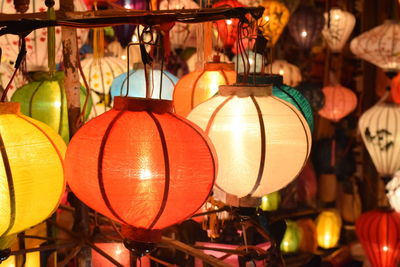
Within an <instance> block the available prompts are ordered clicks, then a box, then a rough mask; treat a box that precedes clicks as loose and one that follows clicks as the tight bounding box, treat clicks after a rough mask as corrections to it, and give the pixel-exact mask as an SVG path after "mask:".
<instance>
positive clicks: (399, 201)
mask: <svg viewBox="0 0 400 267" xmlns="http://www.w3.org/2000/svg"><path fill="white" fill-rule="evenodd" d="M386 190H387V193H386V196H387V198H388V199H389V203H390V206H391V207H392V208H393V209H394V210H395V211H396V212H400V171H397V172H396V173H395V174H394V176H393V178H392V179H391V180H390V182H389V183H388V184H387V185H386Z"/></svg>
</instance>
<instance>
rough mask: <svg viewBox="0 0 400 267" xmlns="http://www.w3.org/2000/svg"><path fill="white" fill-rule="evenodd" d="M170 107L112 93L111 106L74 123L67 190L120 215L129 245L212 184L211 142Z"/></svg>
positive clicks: (186, 210) (169, 220)
mask: <svg viewBox="0 0 400 267" xmlns="http://www.w3.org/2000/svg"><path fill="white" fill-rule="evenodd" d="M172 108H173V106H172V102H171V101H168V100H156V99H141V98H131V97H115V99H114V107H113V109H111V110H110V111H108V112H106V113H104V114H103V115H101V116H99V117H97V118H95V119H92V120H91V121H89V122H88V123H86V124H85V125H84V126H83V127H81V128H80V129H79V131H78V132H77V133H76V134H75V135H74V137H73V138H72V140H71V142H70V144H69V146H68V151H67V155H66V159H65V175H66V178H67V180H68V184H69V186H70V188H71V190H72V191H73V192H74V193H75V194H76V195H77V197H78V198H79V199H80V200H82V201H83V202H84V203H86V204H87V205H88V206H89V207H91V208H93V209H94V210H96V211H98V212H100V213H101V214H103V215H105V216H107V217H109V218H111V219H113V220H116V221H118V222H120V223H122V225H123V228H122V234H123V235H124V237H126V238H127V239H129V240H131V241H132V242H130V241H127V242H125V243H126V244H127V245H128V247H129V246H130V245H134V243H136V242H140V243H143V242H144V243H148V242H150V243H153V242H156V241H159V239H160V238H161V232H160V231H159V230H160V229H162V228H165V227H167V226H170V225H172V224H175V223H178V222H180V221H182V220H184V219H186V218H188V217H190V216H191V215H192V214H194V213H195V212H196V211H197V210H198V209H199V208H200V207H201V206H202V205H203V203H204V202H205V201H206V199H207V198H208V196H209V194H210V191H211V190H212V186H213V184H214V179H215V172H216V159H215V158H214V157H215V155H214V153H213V147H212V145H211V143H210V142H209V140H208V138H207V137H206V136H205V135H203V133H202V132H201V130H200V129H199V128H198V127H197V126H196V125H194V124H193V123H191V122H190V121H187V120H186V119H184V118H181V117H177V116H176V115H174V114H173V113H172ZM79 177H85V180H84V181H83V180H82V179H80V178H79ZM129 244H130V245H129ZM132 249H134V250H135V249H136V248H135V246H134V247H133V248H132ZM137 253H138V254H140V255H141V252H140V251H137Z"/></svg>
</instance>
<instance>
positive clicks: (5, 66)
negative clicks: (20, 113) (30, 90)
mask: <svg viewBox="0 0 400 267" xmlns="http://www.w3.org/2000/svg"><path fill="white" fill-rule="evenodd" d="M14 70H15V69H14V64H11V63H10V62H8V61H3V62H1V63H0V87H1V88H2V90H4V89H6V87H7V84H8V82H9V81H10V80H11V77H12V75H13V73H14ZM25 83H26V82H25V81H24V78H23V76H22V75H21V73H20V72H19V71H18V72H17V74H16V75H15V77H14V80H13V82H12V83H11V85H10V88H9V89H8V92H7V99H11V96H12V95H13V94H14V92H15V90H17V88H19V87H21V86H23V85H24V84H25ZM2 92H3V91H2Z"/></svg>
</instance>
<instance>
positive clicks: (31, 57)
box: [0, 0, 88, 71]
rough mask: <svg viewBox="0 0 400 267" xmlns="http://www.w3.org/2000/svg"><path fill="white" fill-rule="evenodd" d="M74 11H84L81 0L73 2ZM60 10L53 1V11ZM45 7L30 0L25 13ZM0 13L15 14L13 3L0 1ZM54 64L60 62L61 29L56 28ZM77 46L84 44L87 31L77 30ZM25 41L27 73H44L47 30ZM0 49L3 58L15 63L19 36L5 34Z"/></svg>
mask: <svg viewBox="0 0 400 267" xmlns="http://www.w3.org/2000/svg"><path fill="white" fill-rule="evenodd" d="M73 2H74V8H75V11H86V10H87V8H86V5H85V3H84V2H83V1H82V0H74V1H73ZM59 8H60V1H55V5H54V9H55V10H58V9H59ZM46 10H47V7H46V5H45V2H44V1H40V0H31V1H30V4H29V8H28V10H27V11H26V13H35V12H36V13H40V12H45V11H46ZM0 13H6V14H15V13H17V11H16V10H15V8H14V4H13V1H8V0H1V1H0ZM55 32H56V46H55V47H56V63H60V62H61V61H62V44H61V27H56V30H55ZM77 34H78V36H77V37H78V46H79V47H80V46H81V45H82V44H84V43H85V42H86V39H87V35H88V30H87V29H77ZM25 40H26V49H27V54H26V63H27V70H28V71H46V70H47V69H48V66H47V53H48V51H47V28H42V29H38V30H35V31H33V32H32V33H31V34H29V35H28V36H27V37H25ZM0 47H1V48H2V49H3V57H5V58H6V59H7V60H12V61H15V60H16V59H17V55H18V53H19V50H20V49H19V36H18V35H14V34H5V35H2V36H0Z"/></svg>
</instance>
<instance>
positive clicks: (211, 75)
mask: <svg viewBox="0 0 400 267" xmlns="http://www.w3.org/2000/svg"><path fill="white" fill-rule="evenodd" d="M234 82H236V72H235V65H234V64H233V63H223V62H209V63H206V64H205V66H204V69H203V70H201V71H200V70H197V71H193V72H191V73H189V74H187V75H185V76H183V77H182V78H181V79H180V80H179V81H178V83H177V84H176V86H175V89H174V94H173V96H172V98H173V100H174V107H175V112H176V113H177V114H179V115H181V116H184V117H185V116H187V115H188V114H189V112H190V111H191V110H192V109H193V108H194V107H196V106H197V105H198V104H200V103H202V102H204V101H206V100H207V99H209V98H211V97H213V96H214V95H215V94H216V93H217V92H218V86H220V85H230V84H233V83H234Z"/></svg>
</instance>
